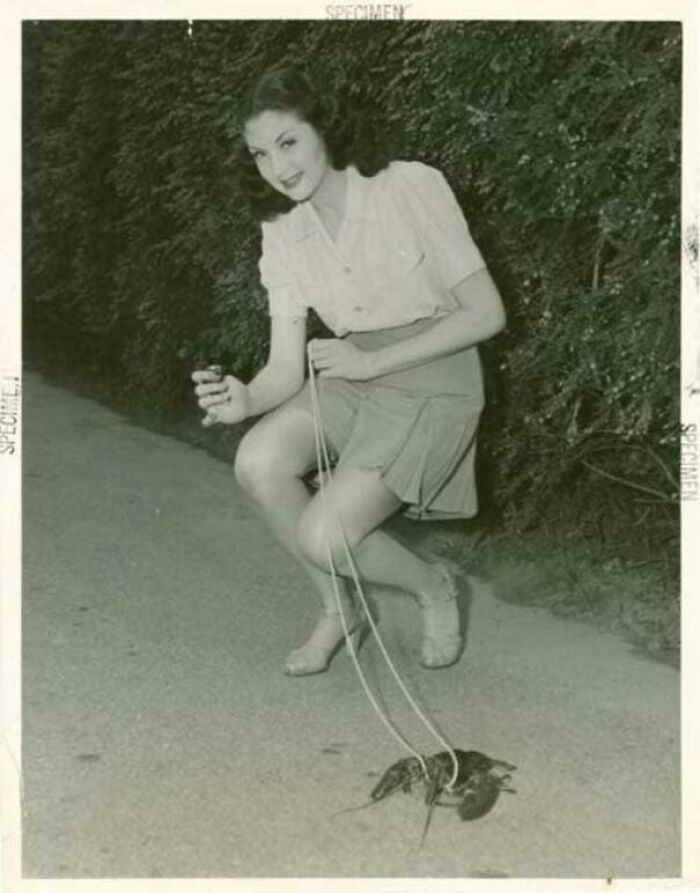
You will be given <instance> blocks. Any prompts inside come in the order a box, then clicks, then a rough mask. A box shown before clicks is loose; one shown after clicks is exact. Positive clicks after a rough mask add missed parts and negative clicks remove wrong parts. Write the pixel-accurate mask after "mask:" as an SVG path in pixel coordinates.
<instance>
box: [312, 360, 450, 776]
mask: <svg viewBox="0 0 700 893" xmlns="http://www.w3.org/2000/svg"><path fill="white" fill-rule="evenodd" d="M307 359H308V369H309V394H310V397H311V406H312V410H313V419H314V440H315V444H316V466H317V469H318V479H319V490H320V493H321V505H322V506H323V514H324V516H325V517H326V518H329V514H328V502H329V500H328V499H327V496H326V490H325V485H326V480H330V477H331V463H330V458H329V455H328V447H327V444H326V438H325V435H324V433H323V426H322V423H321V409H320V404H319V399H318V389H317V385H316V371H315V369H314V367H313V363H312V361H311V357H310V356H308V354H307ZM333 514H334V516H335V521H336V523H337V525H338V529H339V530H340V534H341V540H342V543H343V549H344V551H345V557H346V560H347V563H348V566H349V568H350V573H351V576H352V581H353V584H354V586H355V591H356V593H357V595H358V597H359V600H360V603H361V604H362V609H363V611H364V613H365V616H366V617H367V621H368V623H369V625H370V628H371V630H372V633H373V634H374V638H375V639H376V642H377V645H378V646H379V649H380V651H381V653H382V656H383V657H384V660H385V661H386V664H387V666H388V667H389V670H390V671H391V674H392V675H393V677H394V679H395V680H396V683H397V685H398V686H399V689H400V690H401V692H402V694H403V695H404V697H405V698H406V700H407V701H408V703H409V704H410V705H411V707H412V708H413V710H414V712H415V713H416V715H417V716H418V718H419V719H420V720H421V722H422V723H423V725H424V726H425V727H426V728H427V729H428V731H429V732H430V733H431V734H432V735H433V736H434V737H435V738H436V739H437V741H439V742H440V744H441V745H442V747H443V748H444V749H445V750H446V751H447V752H448V753H449V754H450V757H451V759H452V763H453V771H452V777H451V778H450V781H449V783H448V784H447V786H446V789H447V790H448V791H449V790H451V789H452V787H453V785H454V784H455V782H456V781H457V776H458V774H459V763H458V761H457V755H456V754H455V752H454V749H453V748H452V747H451V745H450V744H449V742H448V741H446V740H445V738H444V737H443V736H442V735H441V734H440V732H439V731H438V730H437V729H436V728H435V726H434V725H433V724H432V723H431V722H430V720H429V719H428V718H427V717H426V716H425V714H424V713H423V711H422V710H421V709H420V707H419V706H418V704H417V703H416V701H415V699H414V698H413V696H412V695H411V693H410V691H409V690H408V688H407V687H406V684H405V683H404V681H403V679H402V678H401V676H400V674H399V672H398V670H397V669H396V667H395V665H394V662H393V661H392V659H391V657H390V656H389V652H388V651H387V649H386V646H385V645H384V642H383V640H382V637H381V636H380V634H379V631H378V629H377V625H376V623H375V622H374V618H373V617H372V612H371V611H370V609H369V605H368V604H367V599H366V597H365V594H364V591H363V589H362V585H361V583H360V578H359V574H358V572H357V567H356V564H355V559H354V557H353V555H352V550H351V548H350V544H349V543H348V540H347V535H346V533H345V528H344V527H343V524H342V522H341V520H340V516H339V514H338V512H337V510H336V507H335V506H333ZM326 548H327V552H328V564H329V567H330V571H331V574H330V576H331V580H332V583H333V592H334V594H335V599H336V603H337V606H338V613H339V615H340V622H341V625H342V627H343V635H344V636H345V644H346V646H347V649H348V651H349V653H350V657H351V658H352V662H353V665H354V667H355V671H356V672H357V675H358V678H359V680H360V683H361V684H362V687H363V689H364V691H365V694H366V695H367V698H368V699H369V701H370V703H371V704H372V706H373V707H374V709H375V711H376V712H377V714H378V716H379V718H380V719H381V721H382V723H383V724H384V725H385V726H386V728H387V729H388V730H389V732H390V733H391V735H392V736H393V737H394V738H396V739H397V740H398V741H399V742H400V743H401V744H402V745H403V746H404V747H405V748H406V749H407V750H408V751H409V752H410V753H412V754H413V756H414V757H415V758H416V759H417V760H418V762H419V763H420V766H421V769H422V771H423V774H424V775H425V777H426V779H427V780H430V778H429V774H428V767H427V765H426V762H425V759H424V757H423V756H422V755H421V754H420V753H419V752H418V751H417V750H416V749H415V748H414V747H413V746H412V745H411V744H410V742H409V741H408V740H407V739H406V738H405V737H404V735H403V734H402V733H401V732H400V731H399V730H398V729H397V728H396V726H395V725H394V724H393V723H392V722H391V720H390V719H389V717H388V716H386V714H385V713H384V711H383V710H382V708H381V706H380V705H379V703H378V701H377V699H376V698H375V696H374V694H373V692H372V690H371V688H370V686H369V683H368V682H367V678H366V676H365V674H364V671H363V670H362V667H361V666H360V662H359V660H358V657H357V653H356V651H355V646H354V644H353V641H352V637H351V634H350V630H349V628H348V623H347V619H346V617H345V612H344V611H343V604H342V599H341V596H340V589H339V587H338V573H337V570H336V567H335V561H334V558H333V550H332V548H331V544H330V537H328V538H327V539H326Z"/></svg>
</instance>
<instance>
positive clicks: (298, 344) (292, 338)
mask: <svg viewBox="0 0 700 893" xmlns="http://www.w3.org/2000/svg"><path fill="white" fill-rule="evenodd" d="M270 320H271V330H270V354H269V357H268V360H267V363H266V364H265V366H263V368H262V369H261V370H260V372H258V374H257V375H256V376H255V378H253V379H252V380H251V381H249V382H248V385H247V390H248V399H249V403H250V411H249V415H251V416H253V415H261V414H262V413H264V412H268V411H269V410H270V409H274V408H275V407H276V406H279V405H280V404H281V403H284V402H285V400H288V399H289V398H290V397H293V396H294V394H296V392H297V391H298V390H299V389H300V388H301V386H302V385H303V384H304V364H305V359H306V321H305V320H304V319H293V318H290V317H286V316H272V317H270Z"/></svg>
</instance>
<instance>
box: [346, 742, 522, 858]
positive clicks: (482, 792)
mask: <svg viewBox="0 0 700 893" xmlns="http://www.w3.org/2000/svg"><path fill="white" fill-rule="evenodd" d="M454 754H455V757H456V758H457V769H458V771H457V777H456V779H455V781H454V784H453V785H452V787H451V788H448V785H449V782H450V779H451V778H452V775H453V774H454V761H453V759H452V756H451V755H450V753H449V752H448V751H441V752H440V753H436V754H433V756H430V757H425V758H424V762H425V768H426V772H427V777H426V772H424V771H423V767H422V766H421V763H420V760H418V758H417V757H405V758H404V759H402V760H398V762H396V763H394V764H393V765H391V766H389V768H388V769H387V770H386V772H385V773H384V775H382V777H381V778H380V780H379V782H378V783H377V784H376V785H375V787H374V788H373V790H372V792H371V794H370V798H371V800H370V802H369V803H367V804H365V805H366V806H371V805H372V804H374V803H378V802H379V801H380V800H383V799H384V798H385V797H388V796H389V795H390V794H393V793H395V792H396V791H398V790H401V791H403V792H404V793H409V792H410V791H411V790H412V788H413V786H414V785H415V784H417V783H418V782H423V783H424V784H425V789H426V790H425V802H426V805H427V806H428V815H427V817H426V821H425V827H424V829H423V835H422V837H421V844H422V843H423V841H424V840H425V836H426V834H427V833H428V827H429V825H430V819H431V817H432V814H433V809H434V807H435V806H450V807H453V808H456V809H457V813H458V815H459V817H460V818H461V819H462V821H465V822H466V821H473V820H474V819H479V818H481V817H482V816H484V815H486V813H487V812H490V810H491V809H493V807H494V805H495V803H496V800H498V795H499V794H500V792H501V791H502V790H505V791H508V792H509V793H514V791H513V789H512V788H509V787H507V784H508V782H509V781H510V779H511V776H510V773H511V772H513V771H514V770H515V769H516V767H515V766H513V765H512V764H511V763H506V762H505V761H504V760H495V759H492V758H491V757H488V756H486V755H485V754H483V753H479V751H477V750H458V749H455V750H454ZM355 808H356V809H357V808H362V807H355ZM346 811H347V810H343V812H346Z"/></svg>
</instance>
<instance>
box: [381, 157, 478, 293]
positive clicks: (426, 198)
mask: <svg viewBox="0 0 700 893" xmlns="http://www.w3.org/2000/svg"><path fill="white" fill-rule="evenodd" d="M395 167H396V170H395V178H396V180H395V182H396V184H397V186H398V187H399V191H400V193H401V199H402V203H403V204H405V205H406V206H407V210H408V212H409V213H410V215H411V218H412V223H413V224H414V227H415V229H416V231H417V233H418V236H419V239H420V241H421V244H422V245H423V248H424V250H425V251H426V253H427V254H428V255H429V256H430V258H431V259H432V261H433V263H434V266H435V269H436V270H437V271H438V272H439V275H440V277H441V279H442V282H443V284H444V285H445V287H446V288H453V287H454V286H455V285H457V284H458V283H459V282H461V281H462V280H463V279H466V277H467V276H471V275H472V273H476V272H477V271H478V270H482V269H485V268H486V264H485V263H484V259H483V257H482V256H481V253H480V251H479V249H478V248H477V246H476V244H475V242H474V240H473V239H472V236H471V233H470V232H469V226H468V224H467V221H466V220H465V218H464V214H463V213H462V209H461V207H460V205H459V202H458V201H457V199H456V198H455V194H454V192H453V191H452V189H451V188H450V185H449V183H448V182H447V180H446V179H445V177H444V176H443V174H442V173H441V172H440V171H439V170H437V168H434V167H430V166H429V165H427V164H423V162H420V161H407V162H395Z"/></svg>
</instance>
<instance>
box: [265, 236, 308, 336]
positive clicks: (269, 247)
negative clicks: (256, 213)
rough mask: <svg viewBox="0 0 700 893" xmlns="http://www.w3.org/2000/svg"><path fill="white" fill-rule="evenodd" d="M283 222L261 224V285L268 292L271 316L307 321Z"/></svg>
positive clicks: (306, 311) (306, 312)
mask: <svg viewBox="0 0 700 893" xmlns="http://www.w3.org/2000/svg"><path fill="white" fill-rule="evenodd" d="M282 223H283V221H272V222H269V223H263V224H262V252H261V255H260V260H259V261H258V270H259V271H260V282H261V284H262V285H263V286H264V288H265V289H266V291H267V297H268V312H269V314H270V316H287V317H292V318H298V319H304V318H305V317H306V316H307V314H308V307H307V306H306V305H305V304H304V302H303V300H302V297H301V294H300V293H299V288H298V286H297V284H296V282H295V276H294V269H293V265H292V261H291V258H290V256H289V246H288V241H287V239H286V238H285V227H284V226H283V225H281V224H282Z"/></svg>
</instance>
